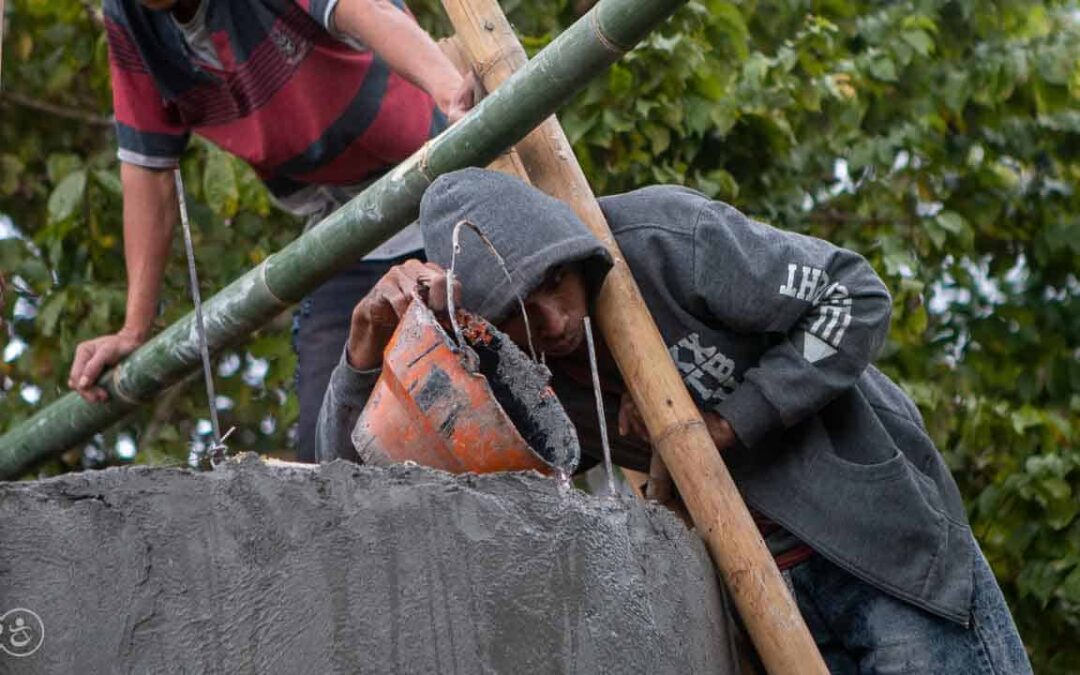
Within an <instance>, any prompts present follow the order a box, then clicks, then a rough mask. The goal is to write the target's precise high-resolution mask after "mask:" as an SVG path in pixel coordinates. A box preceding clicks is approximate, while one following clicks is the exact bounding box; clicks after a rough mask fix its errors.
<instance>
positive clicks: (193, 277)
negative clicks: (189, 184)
mask: <svg viewBox="0 0 1080 675" xmlns="http://www.w3.org/2000/svg"><path fill="white" fill-rule="evenodd" d="M173 176H174V177H175V178H176V200H177V202H179V204H180V224H181V226H182V227H183V230H184V248H185V249H186V250H187V263H188V277H189V280H190V282H191V299H192V300H193V301H194V303H195V330H196V332H197V333H198V336H199V351H200V352H201V353H202V362H203V377H204V379H205V380H206V397H207V399H209V400H208V403H209V404H210V406H209V407H210V425H211V428H212V430H213V434H214V442H213V444H212V445H211V446H210V448H209V453H210V464H211V466H216V465H217V464H218V463H219V462H220V461H221V460H223V459H224V458H225V450H228V447H227V446H226V445H225V438H228V436H229V434H231V433H232V432H233V430H232V429H229V431H228V432H226V434H225V436H224V437H223V436H222V435H221V425H220V424H219V423H218V415H217V393H216V392H215V390H214V373H213V369H212V366H211V365H210V347H209V346H208V345H207V344H206V326H205V325H204V323H203V311H202V298H201V296H200V295H199V275H198V272H196V270H195V247H194V246H192V244H191V224H190V223H189V222H188V212H187V201H186V200H185V199H184V179H183V177H182V176H181V175H180V167H176V169H175V171H173ZM203 452H206V451H203ZM198 454H200V455H202V452H200V453H198ZM199 463H200V464H201V463H202V457H201V456H200V457H199Z"/></svg>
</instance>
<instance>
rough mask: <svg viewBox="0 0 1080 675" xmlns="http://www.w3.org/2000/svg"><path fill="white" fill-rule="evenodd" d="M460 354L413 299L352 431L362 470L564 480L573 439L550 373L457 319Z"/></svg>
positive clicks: (480, 324)
mask: <svg viewBox="0 0 1080 675" xmlns="http://www.w3.org/2000/svg"><path fill="white" fill-rule="evenodd" d="M457 318H458V322H459V324H460V325H461V326H462V327H463V330H462V334H463V336H464V337H465V340H466V342H468V344H469V347H471V352H470V350H468V349H465V350H463V349H459V348H458V347H457V346H456V345H455V344H454V342H453V341H452V340H451V339H450V337H449V336H448V334H447V332H446V331H445V330H443V327H442V326H441V325H440V324H439V322H438V320H437V319H436V318H435V316H434V314H432V312H431V310H430V309H428V307H427V306H426V305H425V304H424V303H423V302H421V301H419V300H416V299H414V300H413V302H412V304H411V305H410V306H409V308H408V310H407V311H406V313H405V316H404V317H403V318H402V320H401V322H400V323H399V324H398V327H397V330H396V331H395V332H394V335H393V336H392V337H391V339H390V342H389V343H388V344H387V346H386V349H385V351H384V352H383V370H382V374H381V375H380V377H379V380H378V382H377V383H376V385H375V389H374V391H373V392H372V394H371V397H370V398H369V399H368V402H367V405H366V406H365V407H364V410H363V412H361V414H360V418H359V420H358V421H357V424H356V427H355V428H354V430H353V443H354V445H355V446H356V448H357V452H358V454H359V456H360V458H361V460H363V461H364V462H365V463H368V462H370V463H373V464H386V463H395V462H405V461H413V462H416V463H417V464H422V465H425V466H429V467H433V468H436V469H443V470H445V471H450V472H453V473H464V472H474V473H488V472H492V471H522V470H528V469H534V470H536V471H540V472H542V473H546V474H551V473H554V472H565V473H566V474H567V475H569V474H570V473H573V471H574V469H575V468H577V464H578V460H579V458H580V447H579V445H578V439H577V433H576V432H575V431H574V426H573V424H571V423H570V419H569V418H568V417H567V415H566V412H565V411H564V410H563V408H562V405H561V404H560V403H559V401H558V399H557V398H556V397H555V392H554V391H552V389H551V387H550V385H549V381H550V377H551V375H550V372H548V370H547V368H545V367H544V366H542V365H540V364H537V363H536V362H534V361H532V360H531V359H529V358H528V357H527V356H525V354H523V353H522V352H521V351H520V350H519V349H518V348H517V347H516V346H515V345H514V344H513V343H512V342H511V341H510V339H509V338H507V337H506V336H505V335H503V334H502V333H500V332H499V331H498V330H496V329H495V328H494V327H493V326H491V324H489V323H487V322H486V321H485V320H484V319H482V318H480V317H478V316H476V315H473V314H469V313H467V312H463V311H459V312H458V313H457Z"/></svg>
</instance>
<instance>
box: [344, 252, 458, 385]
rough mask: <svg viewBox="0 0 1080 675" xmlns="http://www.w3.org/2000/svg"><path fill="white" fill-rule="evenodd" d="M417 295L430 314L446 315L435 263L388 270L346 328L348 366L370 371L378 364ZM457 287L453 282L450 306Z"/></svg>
mask: <svg viewBox="0 0 1080 675" xmlns="http://www.w3.org/2000/svg"><path fill="white" fill-rule="evenodd" d="M417 294H419V295H421V297H422V298H423V299H424V301H425V302H426V303H427V306H428V307H430V308H431V310H432V311H433V312H436V313H440V312H445V311H446V271H445V270H443V268H441V267H439V266H438V265H436V264H435V263H422V262H420V261H419V260H406V261H405V262H403V263H402V264H400V265H396V266H394V267H392V268H390V271H389V272H387V273H386V274H385V275H383V278H382V279H379V282H378V283H377V284H375V286H373V287H372V289H371V290H370V291H368V294H367V295H365V296H364V297H363V298H362V299H361V300H360V302H358V303H357V304H356V307H354V308H353V312H352V323H351V325H350V326H349V344H348V359H349V365H351V366H352V367H353V368H356V369H358V370H371V369H372V368H377V367H378V366H379V364H381V363H382V352H383V349H385V348H386V343H387V342H388V341H389V340H390V336H391V335H393V334H394V330H395V329H396V328H397V325H398V322H399V321H400V320H401V317H402V316H404V315H405V310H406V309H408V307H409V303H410V302H412V299H413V297H414V296H415V295H417ZM460 298H461V285H460V284H459V283H458V282H456V281H455V282H454V302H455V303H457V302H459V301H460Z"/></svg>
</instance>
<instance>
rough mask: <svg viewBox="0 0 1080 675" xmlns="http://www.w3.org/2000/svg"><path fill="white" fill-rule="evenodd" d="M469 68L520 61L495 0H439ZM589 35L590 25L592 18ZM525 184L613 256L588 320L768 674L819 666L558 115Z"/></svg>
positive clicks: (531, 138)
mask: <svg viewBox="0 0 1080 675" xmlns="http://www.w3.org/2000/svg"><path fill="white" fill-rule="evenodd" d="M442 1H443V6H444V7H445V8H446V12H447V14H448V15H449V16H450V21H451V23H453V25H454V29H455V31H456V32H457V35H458V38H459V40H460V43H461V46H462V47H464V49H465V50H466V51H467V52H468V53H469V56H470V60H471V61H472V63H473V64H475V70H476V74H477V76H478V77H479V78H480V80H481V82H482V83H483V85H484V87H485V88H486V89H487V90H488V91H494V90H495V89H496V88H497V87H498V86H499V85H500V84H502V83H503V82H504V81H506V80H507V79H508V78H509V77H510V76H511V75H512V74H513V73H514V71H516V70H517V69H518V68H520V67H521V66H522V65H524V64H525V62H526V56H525V51H524V49H523V48H522V46H521V44H520V43H519V42H518V40H517V37H516V36H515V35H514V32H513V29H512V28H511V27H510V23H509V22H508V21H507V19H506V17H505V15H504V14H503V13H502V10H501V9H500V7H499V5H498V3H497V2H496V0H442ZM597 28H598V33H599V32H600V30H599V26H598V27H597ZM516 147H517V151H518V154H519V155H520V156H521V159H522V161H523V162H524V164H525V167H526V169H527V170H528V172H529V176H530V177H531V179H532V182H533V183H534V184H535V185H536V186H537V187H538V188H540V189H541V190H544V191H545V192H547V193H548V194H551V195H553V196H556V197H558V198H560V199H563V200H564V201H566V202H567V203H569V204H570V205H571V206H572V207H573V208H574V210H575V212H576V213H577V214H578V216H579V217H580V218H581V219H582V220H583V221H584V222H585V224H586V225H587V226H588V227H589V229H590V230H592V232H593V233H594V234H595V235H596V236H597V237H599V238H600V240H601V241H603V242H604V243H605V245H607V247H608V249H609V250H610V251H611V253H612V255H613V256H614V258H615V267H614V268H613V269H612V271H611V272H610V273H609V274H608V277H607V281H606V282H605V283H604V286H603V288H602V289H601V291H600V296H599V299H598V302H597V313H598V316H597V319H598V323H599V325H600V328H601V330H602V331H603V333H604V337H605V338H606V340H607V344H608V346H609V347H610V349H611V351H612V354H613V356H614V357H615V361H616V363H617V364H618V366H619V370H620V372H621V373H622V375H623V378H624V379H625V381H626V383H627V387H628V388H629V390H630V393H631V395H632V396H633V398H634V403H636V404H637V407H638V410H639V411H640V412H641V414H642V417H643V418H644V420H645V425H646V426H647V427H648V430H649V435H650V437H651V438H652V442H653V448H654V450H655V451H657V452H659V454H660V456H661V457H662V458H663V461H664V464H666V466H667V468H668V470H669V471H670V473H671V476H672V477H673V478H674V480H675V483H676V485H678V487H679V491H680V493H681V494H682V497H683V499H684V500H685V501H686V505H687V507H688V508H689V511H690V514H691V516H692V517H693V520H694V524H695V525H696V526H697V530H698V533H699V534H700V535H701V536H702V537H703V538H704V539H705V541H706V543H707V544H708V546H709V549H710V551H711V552H712V554H713V558H714V560H715V561H716V564H717V566H718V567H719V568H720V572H721V574H722V575H723V578H724V581H725V582H726V584H727V587H728V589H729V590H730V592H731V594H732V596H733V597H734V600H735V604H736V606H737V607H738V610H739V614H740V615H741V616H742V619H743V622H744V623H745V624H746V626H747V629H748V632H749V633H750V636H751V639H752V640H753V642H754V645H755V646H756V647H757V650H758V653H759V655H760V656H761V660H762V662H763V663H764V665H765V667H766V669H767V670H768V671H769V672H770V673H828V669H827V668H826V667H825V663H824V661H823V660H822V658H821V655H820V653H819V652H818V649H817V646H816V645H815V643H814V640H813V637H812V636H811V635H810V631H809V630H808V629H807V627H806V624H805V623H804V622H803V619H802V616H801V615H800V614H799V609H798V607H797V606H796V604H795V600H794V598H792V596H791V594H790V593H789V592H788V590H787V586H786V585H785V584H784V581H783V579H782V578H781V576H780V572H779V570H777V568H776V564H775V563H774V562H773V559H772V556H771V555H770V554H769V551H768V549H767V548H766V547H765V543H764V542H763V541H762V539H761V535H760V534H759V533H758V530H757V527H756V526H755V525H754V522H753V519H752V518H751V517H750V513H749V511H748V510H747V508H746V505H745V504H744V503H743V501H742V498H741V497H740V496H739V492H738V490H737V488H736V486H735V482H734V481H733V480H732V478H731V474H730V473H728V470H727V467H726V466H725V465H724V463H723V461H722V460H721V459H720V453H719V452H717V450H716V446H715V444H714V443H713V440H712V437H711V436H710V435H709V433H708V431H707V429H706V427H705V423H704V421H703V420H702V418H701V414H700V413H699V411H698V409H697V406H696V405H695V404H694V401H693V399H691V397H690V394H689V393H688V392H687V390H686V387H685V385H684V384H683V381H682V378H681V377H680V376H679V374H678V371H677V370H676V368H675V365H674V363H673V362H672V361H671V358H670V356H669V355H668V350H667V347H666V345H665V344H664V341H663V338H662V337H661V336H660V332H659V331H658V330H657V328H656V324H655V323H654V322H653V320H652V316H651V315H650V314H649V311H648V309H647V308H646V306H645V301H644V300H643V299H642V297H641V293H640V291H639V290H638V287H637V284H636V283H635V282H634V278H633V276H632V275H631V273H630V269H629V268H628V267H627V266H626V262H625V260H623V258H622V255H621V254H620V252H619V248H618V245H617V244H616V242H615V239H614V237H613V236H612V234H611V231H610V229H609V228H608V225H607V222H606V220H605V219H604V216H603V213H602V212H601V210H600V206H599V205H598V204H597V202H596V198H595V196H594V195H593V193H592V190H591V188H590V187H589V185H588V182H587V181H586V179H585V175H584V173H582V171H581V167H580V166H579V165H578V163H577V160H576V159H575V158H574V154H573V150H572V148H571V147H570V143H569V141H567V139H566V135H565V134H564V133H563V130H562V127H561V126H560V125H559V123H558V120H557V119H556V118H555V117H554V116H552V117H549V118H548V119H547V120H546V121H545V122H544V123H543V124H541V125H540V126H539V127H538V128H537V129H536V130H534V131H533V132H532V133H530V134H529V135H528V136H526V137H525V139H524V140H522V141H521V142H520V143H518V145H517V146H516Z"/></svg>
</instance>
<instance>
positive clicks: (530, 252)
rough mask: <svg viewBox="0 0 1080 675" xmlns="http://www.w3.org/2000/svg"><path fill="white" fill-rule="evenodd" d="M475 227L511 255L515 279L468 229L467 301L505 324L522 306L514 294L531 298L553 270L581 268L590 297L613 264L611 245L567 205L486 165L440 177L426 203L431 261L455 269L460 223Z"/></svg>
mask: <svg viewBox="0 0 1080 675" xmlns="http://www.w3.org/2000/svg"><path fill="white" fill-rule="evenodd" d="M462 220H468V221H469V222H471V223H473V224H474V225H476V226H477V227H478V228H479V229H480V231H481V232H483V233H484V235H485V236H487V237H488V239H490V240H491V242H492V244H493V245H494V246H495V249H496V250H497V251H498V252H499V254H500V255H502V257H503V258H504V259H505V260H506V266H507V268H508V269H509V271H510V279H509V280H508V279H507V278H506V274H504V273H503V271H502V268H500V267H499V263H498V261H497V260H496V259H495V257H494V256H493V255H492V254H491V251H490V250H488V248H487V247H486V246H485V245H484V243H483V242H482V241H481V240H480V238H479V237H477V236H476V234H475V233H474V232H473V231H472V230H470V229H469V228H462V231H461V234H460V237H459V243H460V250H459V251H458V256H457V263H456V265H455V267H454V275H455V276H456V277H457V279H458V280H459V281H460V282H461V292H462V305H463V306H464V307H465V308H466V309H469V310H470V311H473V312H476V313H477V314H479V315H481V316H483V317H484V318H485V319H487V320H488V321H490V322H491V323H493V324H496V325H498V324H499V323H501V322H502V321H504V320H506V319H507V318H509V317H510V316H511V314H512V313H513V312H514V311H516V307H517V300H516V297H515V293H517V294H520V295H521V297H522V298H525V297H526V296H528V294H529V293H530V292H532V291H533V290H534V289H535V288H536V287H537V286H539V285H540V284H541V282H543V281H544V279H545V278H546V276H547V274H548V272H549V271H550V270H552V269H553V268H555V267H557V266H559V265H564V264H567V263H574V262H586V264H584V265H582V271H583V273H584V275H585V279H586V283H587V284H588V286H589V297H590V302H591V299H592V298H594V297H595V295H596V290H597V289H599V288H600V283H601V282H602V281H603V280H604V277H605V276H606V275H607V273H608V271H609V270H610V269H611V266H612V264H613V263H612V259H611V254H609V253H608V251H607V249H606V248H604V246H603V244H601V243H600V240H599V239H597V238H596V237H595V236H593V234H592V233H591V232H590V231H589V229H588V228H587V227H586V226H585V223H583V222H581V220H580V219H579V218H578V217H577V216H576V215H575V214H574V212H573V210H571V208H570V207H569V206H567V205H566V204H565V203H563V202H561V201H559V200H558V199H555V198H554V197H550V196H548V195H546V194H544V193H543V192H541V191H540V190H537V189H536V188H534V187H532V186H531V185H528V184H526V183H524V182H522V181H521V180H519V179H517V178H514V177H512V176H508V175H506V174H502V173H498V172H495V171H488V170H486V169H475V168H470V169H461V170H460V171H453V172H451V173H447V174H444V175H442V176H440V177H439V178H437V179H436V180H435V182H434V183H432V184H431V186H430V187H428V189H427V191H426V192H425V193H424V198H423V200H422V201H421V202H420V229H421V231H422V232H423V234H424V249H425V251H426V253H427V257H428V260H430V261H432V262H435V263H437V264H439V265H441V266H442V267H444V268H449V266H450V259H451V255H452V253H453V243H452V236H453V231H454V226H455V225H457V223H459V222H460V221H462Z"/></svg>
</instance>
